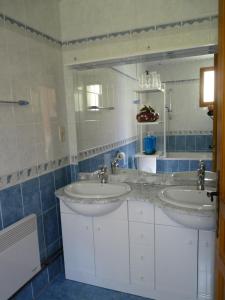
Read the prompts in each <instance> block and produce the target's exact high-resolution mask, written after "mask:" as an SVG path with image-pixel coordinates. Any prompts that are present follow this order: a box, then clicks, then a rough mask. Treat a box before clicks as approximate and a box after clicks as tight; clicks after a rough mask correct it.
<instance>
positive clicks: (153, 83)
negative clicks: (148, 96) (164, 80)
mask: <svg viewBox="0 0 225 300" xmlns="http://www.w3.org/2000/svg"><path fill="white" fill-rule="evenodd" d="M151 74H152V87H151V88H152V89H156V88H157V73H156V72H152V73H151Z"/></svg>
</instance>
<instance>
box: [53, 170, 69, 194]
mask: <svg viewBox="0 0 225 300" xmlns="http://www.w3.org/2000/svg"><path fill="white" fill-rule="evenodd" d="M54 175H55V176H54V177H55V188H56V189H59V188H61V187H63V186H65V185H67V182H68V180H67V169H66V167H64V168H61V169H58V170H55V172H54Z"/></svg>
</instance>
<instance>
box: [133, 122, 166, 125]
mask: <svg viewBox="0 0 225 300" xmlns="http://www.w3.org/2000/svg"><path fill="white" fill-rule="evenodd" d="M163 123H164V122H163V121H155V122H138V121H137V125H140V126H144V125H161V124H163Z"/></svg>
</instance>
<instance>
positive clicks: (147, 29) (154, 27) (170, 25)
mask: <svg viewBox="0 0 225 300" xmlns="http://www.w3.org/2000/svg"><path fill="white" fill-rule="evenodd" d="M217 20H218V15H210V16H205V17H200V18H193V19H187V20H183V21H177V22H171V23H163V24H156V25H152V26H148V27H141V28H134V29H130V30H124V31H117V32H111V33H109V34H101V35H96V36H89V37H86V38H80V39H74V40H67V41H61V40H59V39H56V38H54V37H52V36H50V35H48V34H46V33H43V32H41V31H39V30H37V29H35V28H33V27H30V26H29V25H27V24H24V23H22V22H20V21H17V20H15V19H13V18H11V17H9V16H7V15H5V14H3V13H0V21H1V22H2V23H3V24H4V23H5V24H9V25H11V26H15V27H17V28H19V29H20V30H23V31H25V32H28V33H29V34H31V35H32V36H33V37H38V38H42V39H43V40H46V41H48V42H50V43H53V44H55V45H58V46H60V47H61V46H63V47H70V46H75V45H79V44H82V43H90V42H96V41H103V40H107V39H113V38H120V37H123V36H125V37H126V36H127V37H133V36H135V35H137V34H142V33H147V32H151V31H154V32H155V31H157V30H165V29H171V28H182V27H184V26H187V25H195V24H201V23H203V22H209V23H212V22H215V21H217Z"/></svg>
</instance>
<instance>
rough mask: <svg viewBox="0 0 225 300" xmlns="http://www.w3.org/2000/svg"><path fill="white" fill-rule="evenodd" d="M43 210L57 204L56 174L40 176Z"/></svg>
mask: <svg viewBox="0 0 225 300" xmlns="http://www.w3.org/2000/svg"><path fill="white" fill-rule="evenodd" d="M40 189H41V202H42V210H43V211H46V210H48V209H49V208H51V207H53V206H54V205H56V199H55V183H54V174H53V173H48V174H45V175H42V176H40Z"/></svg>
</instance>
